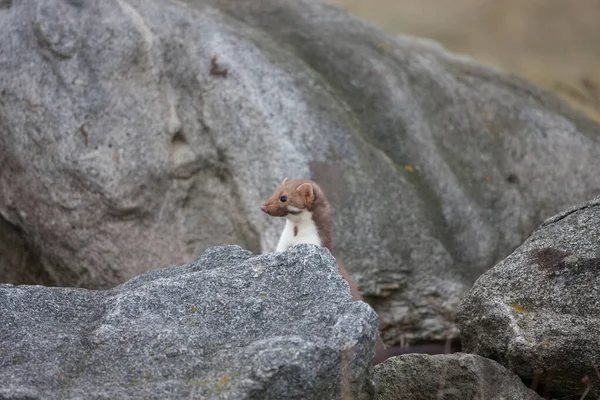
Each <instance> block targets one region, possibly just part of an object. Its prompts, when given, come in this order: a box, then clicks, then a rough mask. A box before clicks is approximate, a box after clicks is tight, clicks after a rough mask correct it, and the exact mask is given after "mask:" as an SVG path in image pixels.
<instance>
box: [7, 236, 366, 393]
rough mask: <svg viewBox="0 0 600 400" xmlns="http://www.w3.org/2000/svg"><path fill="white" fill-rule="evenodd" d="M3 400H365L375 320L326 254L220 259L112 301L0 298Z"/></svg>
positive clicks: (38, 295)
mask: <svg viewBox="0 0 600 400" xmlns="http://www.w3.org/2000/svg"><path fill="white" fill-rule="evenodd" d="M0 310H1V312H0V398H2V399H6V398H9V399H38V398H39V399H59V398H60V399H76V398H77V399H80V398H86V399H173V398H185V399H242V398H243V399H261V400H262V399H300V398H303V399H336V398H341V397H342V395H344V396H352V398H353V399H361V398H370V397H371V395H372V389H373V388H372V382H371V380H370V373H371V371H372V370H371V368H370V365H371V360H372V358H373V356H374V354H375V342H376V340H377V315H376V314H375V312H374V311H373V309H372V308H371V307H369V306H368V305H367V304H366V303H363V302H352V300H351V298H350V292H349V288H348V285H347V284H346V283H345V281H344V280H343V279H342V277H341V276H340V274H339V272H338V270H337V265H336V263H335V260H334V259H333V258H332V257H331V255H330V253H329V251H327V250H325V249H323V248H319V247H316V246H313V245H300V246H296V247H294V248H293V249H292V250H290V251H289V252H286V253H279V254H269V255H263V256H253V255H252V254H251V253H250V252H248V251H244V250H242V249H240V248H239V247H235V246H229V247H218V248H212V249H209V250H207V251H206V252H204V254H203V255H202V257H201V258H200V259H199V260H197V261H196V262H194V263H192V264H190V265H185V266H181V267H172V268H166V269H160V270H155V271H151V272H148V273H146V274H144V275H141V276H138V277H135V278H134V279H131V280H130V281H128V282H126V283H125V284H123V285H121V286H119V287H117V288H115V289H111V290H105V291H92V290H86V289H73V288H47V287H41V286H12V285H0Z"/></svg>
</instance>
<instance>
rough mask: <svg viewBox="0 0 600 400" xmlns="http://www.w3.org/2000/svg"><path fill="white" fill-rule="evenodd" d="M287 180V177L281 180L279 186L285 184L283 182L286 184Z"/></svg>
mask: <svg viewBox="0 0 600 400" xmlns="http://www.w3.org/2000/svg"><path fill="white" fill-rule="evenodd" d="M286 182H287V178H285V179H284V180H283V182H281V184H280V185H279V186H281V185H283V184H284V183H286Z"/></svg>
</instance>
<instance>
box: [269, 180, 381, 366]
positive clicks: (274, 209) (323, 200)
mask: <svg viewBox="0 0 600 400" xmlns="http://www.w3.org/2000/svg"><path fill="white" fill-rule="evenodd" d="M282 196H285V197H286V201H285V202H283V201H281V197H282ZM288 206H293V207H296V208H298V209H301V210H308V211H310V212H312V220H313V222H314V223H315V225H316V227H317V231H318V233H319V238H320V239H321V245H322V246H323V247H326V248H328V249H329V251H330V252H331V254H332V255H333V256H334V257H335V253H334V250H333V220H332V211H331V206H330V205H329V202H328V201H327V197H325V193H324V192H323V190H322V189H321V188H320V187H319V185H317V184H316V182H314V181H311V180H309V179H293V180H289V179H287V178H286V179H285V180H284V181H283V182H282V183H281V185H279V187H278V188H277V190H275V192H274V193H273V195H272V196H271V197H270V198H269V199H268V200H267V201H265V203H264V204H263V205H262V207H261V209H262V210H263V211H264V212H265V213H267V214H269V215H270V216H272V217H285V216H287V215H288V214H290V213H292V212H290V211H289V210H288V209H287V207H288ZM296 234H297V231H296V230H294V235H296ZM337 265H338V269H339V271H340V274H341V275H342V277H343V278H344V279H345V280H346V282H348V286H350V295H351V296H352V300H354V301H358V300H362V296H361V295H360V291H359V290H358V286H357V285H356V283H354V280H353V279H352V276H351V275H350V272H348V270H347V269H346V268H344V266H343V265H342V264H341V263H340V262H339V261H338V262H337ZM386 358H388V356H387V355H386V350H385V346H384V345H383V342H382V341H381V338H379V339H378V341H377V347H376V354H375V359H374V360H373V364H374V365H375V364H379V363H380V362H383V361H384V360H385V359H386Z"/></svg>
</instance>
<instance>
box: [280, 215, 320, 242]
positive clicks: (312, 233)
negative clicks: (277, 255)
mask: <svg viewBox="0 0 600 400" xmlns="http://www.w3.org/2000/svg"><path fill="white" fill-rule="evenodd" d="M300 243H310V244H316V245H317V246H321V239H320V238H319V231H318V230H317V226H316V225H315V223H314V221H313V220H312V213H311V212H309V211H306V210H305V211H302V212H301V213H300V214H298V215H288V216H287V217H286V221H285V228H283V232H282V233H281V237H280V238H279V242H278V243H277V249H276V250H275V251H278V252H281V251H286V250H287V249H289V248H290V247H291V246H293V245H295V244H300Z"/></svg>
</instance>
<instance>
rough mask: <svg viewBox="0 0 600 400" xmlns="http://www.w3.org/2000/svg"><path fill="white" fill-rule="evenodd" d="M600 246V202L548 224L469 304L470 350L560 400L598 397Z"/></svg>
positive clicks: (490, 275) (463, 315)
mask: <svg viewBox="0 0 600 400" xmlns="http://www.w3.org/2000/svg"><path fill="white" fill-rule="evenodd" d="M599 241H600V198H596V199H595V200H593V201H590V202H588V203H585V204H582V205H580V206H577V207H574V208H571V209H568V210H567V211H565V212H563V213H560V214H558V215H557V216H555V217H552V218H550V219H548V220H547V221H546V222H544V223H543V224H542V225H541V226H540V227H539V229H537V230H536V231H535V232H534V233H533V234H532V235H531V237H530V238H529V239H528V240H527V241H526V242H525V243H524V244H523V245H522V246H520V247H519V248H518V249H517V250H515V252H514V253H513V254H511V255H510V256H509V257H507V258H506V259H505V260H503V261H502V262H500V263H499V264H498V265H496V266H495V267H494V268H493V269H491V270H490V271H488V272H486V273H485V274H484V275H483V276H482V277H481V278H479V279H478V280H477V282H476V283H475V285H474V287H473V289H471V291H470V292H469V293H468V295H467V296H466V297H465V298H464V299H463V300H462V302H461V305H460V308H459V314H458V321H459V324H460V329H461V337H462V345H463V350H464V351H467V352H473V353H477V354H480V355H482V356H484V357H489V358H493V359H495V360H497V361H499V362H500V363H502V364H503V365H505V366H506V367H507V368H509V369H510V370H512V371H514V372H516V373H517V374H519V375H520V376H521V377H523V378H526V379H531V380H535V381H537V382H538V383H539V384H540V385H544V386H545V387H546V388H547V389H549V390H551V391H552V392H553V393H555V394H556V395H558V396H575V397H576V398H580V397H581V395H582V393H583V392H585V391H586V389H587V388H588V385H589V384H591V385H592V388H590V391H589V393H590V394H589V395H590V396H591V398H596V397H597V396H598V393H600V383H599V382H600V373H599V372H598V371H597V370H596V369H595V367H600V334H599V333H600V242H599ZM585 376H587V377H588V378H587V379H588V380H589V383H586V379H585ZM594 396H596V397H594Z"/></svg>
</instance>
